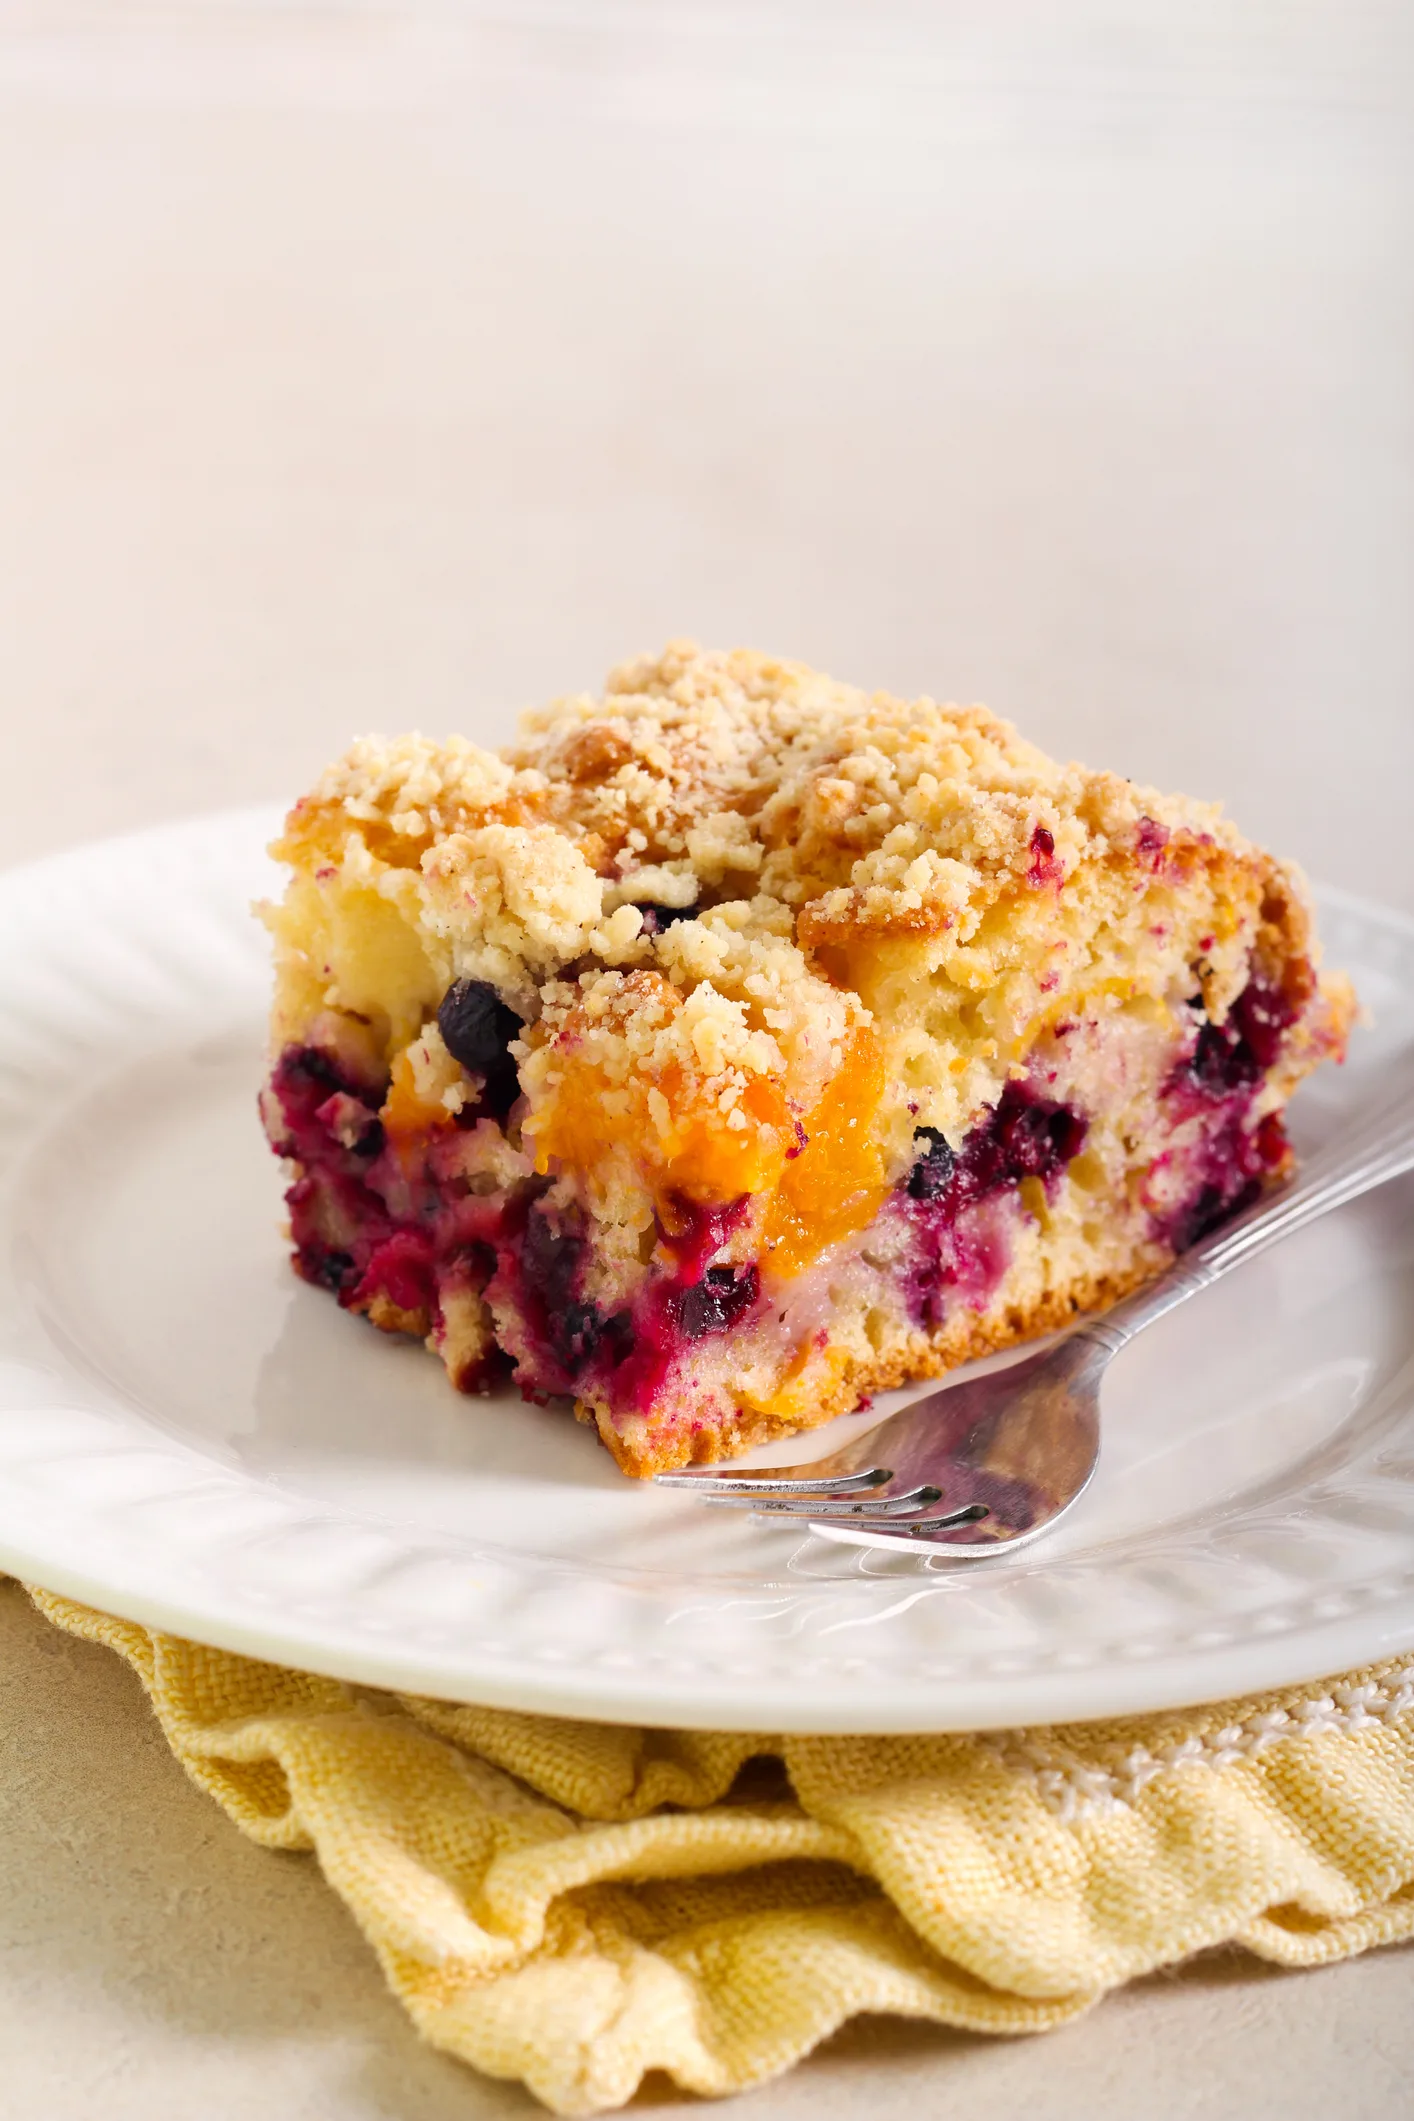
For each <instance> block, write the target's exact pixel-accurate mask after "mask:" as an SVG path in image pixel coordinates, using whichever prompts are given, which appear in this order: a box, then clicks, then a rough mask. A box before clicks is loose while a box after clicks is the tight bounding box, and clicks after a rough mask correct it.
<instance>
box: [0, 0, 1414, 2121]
mask: <svg viewBox="0 0 1414 2121" xmlns="http://www.w3.org/2000/svg"><path fill="white" fill-rule="evenodd" d="M1409 21H1410V18H1409V14H1408V10H1407V9H1404V8H1402V7H1397V6H1391V7H1388V8H1379V7H1373V6H1369V5H1362V6H1345V7H1338V6H1336V5H1330V6H1326V5H1321V4H1317V0H1306V4H1304V5H1289V6H1278V5H1272V6H1263V5H1255V6H1250V7H1246V8H1241V9H1234V8H1230V7H1219V6H1218V5H1217V4H1216V0H1214V4H1211V5H1208V4H1198V5H1194V6H1180V5H1179V4H1178V0H1172V4H1171V5H1167V6H1165V5H1150V6H1147V7H1141V6H1136V7H1128V8H1126V7H1115V6H1110V7H1099V6H1094V5H1081V6H1075V7H1069V8H1065V7H1061V6H1059V5H1055V6H1050V5H1043V4H1040V0H1035V4H1031V5H1025V6H1020V5H1018V6H1009V7H1004V8H1000V9H999V8H997V7H994V6H989V7H984V6H981V5H978V6H976V7H972V8H968V7H954V6H943V5H935V6H928V5H924V4H918V5H914V6H909V5H907V4H905V0H891V4H889V5H883V6H875V7H872V8H870V9H867V10H864V9H858V8H853V7H850V6H847V5H845V4H843V0H840V4H829V0H820V4H816V5H807V4H806V0H799V4H796V5H790V4H788V0H773V4H771V5H769V6H766V7H756V8H753V9H751V10H749V11H748V10H747V9H746V7H745V6H744V4H743V6H742V7H740V8H735V7H726V6H724V7H718V8H712V9H710V10H709V9H707V8H706V7H705V6H703V7H699V8H697V9H693V8H690V7H687V6H684V5H671V6H664V5H659V6H656V7H654V6H650V5H649V0H637V4H611V0H604V4H603V5H599V6H588V5H584V4H581V5H579V6H574V5H570V4H561V5H558V6H552V5H549V4H545V5H543V6H540V5H537V6H530V5H525V6H515V5H513V4H506V5H503V6H501V7H499V8H494V7H472V6H457V5H454V4H452V0H443V4H440V5H439V4H437V0H425V4H421V5H418V6H406V5H403V6H394V5H391V4H389V5H378V4H377V0H366V4H363V5H352V4H344V5H339V4H326V5H322V6H314V5H311V6H306V7H289V8H280V7H273V6H265V7H261V6H254V5H248V6H242V5H234V4H233V5H220V4H217V0H208V4H206V5H196V4H194V0H188V4H186V5H168V6H145V5H126V6H118V5H114V6H111V7H105V6H102V5H98V4H94V5H89V6H73V5H69V4H67V0H63V4H51V5H46V6H40V5H35V6H33V7H30V8H25V7H14V6H10V7H6V8H4V9H3V10H0V305H3V307H2V308H0V643H2V644H3V647H0V747H3V748H0V759H3V771H0V859H3V860H5V861H8V862H14V861H20V860H23V859H25V858H26V857H29V856H32V855H37V854H41V853H44V852H47V851H49V850H52V849H57V848H60V847H63V846H65V845H67V844H70V843H72V842H74V841H77V840H79V839H82V838H84V837H87V836H90V835H92V834H95V833H99V832H103V831H108V830H120V829H126V828H129V827H131V826H134V825H138V824H141V823H144V822H147V821H150V820H156V819H160V818H166V817H172V816H176V815H179V814H181V813H183V812H186V811H190V810H193V809H200V808H212V807H216V806H219V805H222V804H225V803H227V802H234V801H239V800H246V799H249V798H253V797H258V796H268V795H278V794H290V793H292V792H294V791H295V790H296V789H297V788H298V786H299V785H300V783H301V782H302V781H304V780H306V779H307V778H308V777H309V776H310V775H311V774H312V773H313V772H314V771H315V770H316V768H317V767H318V766H319V765H320V764H321V763H322V762H323V760H324V758H325V757H326V755H328V754H330V753H332V752H333V751H334V750H335V749H336V748H338V747H339V746H340V745H341V744H342V742H343V741H344V740H345V738H346V737H347V735H348V734H349V733H350V732H351V731H353V730H355V729H358V728H367V727H375V726H382V727H397V726H408V725H413V724H421V725H422V726H423V727H426V728H429V729H434V730H442V729H445V728H449V727H460V728H462V729H464V730H466V731H467V732H468V733H470V734H473V735H477V736H483V737H494V736H495V735H497V734H498V733H500V732H503V731H504V730H505V729H506V728H507V727H508V725H509V717H510V714H511V710H512V709H513V708H514V707H515V706H516V705H518V704H521V703H523V702H526V701H529V700H533V699H535V698H537V697H540V696H543V695H545V694H547V693H550V692H553V691H556V690H563V689H571V688H575V687H578V686H580V685H584V684H590V683H593V682H595V681H597V679H598V678H599V677H600V676H601V675H602V673H603V671H604V669H605V668H606V667H607V665H608V664H609V663H610V662H611V661H612V660H614V659H615V658H616V657H618V656H620V655H622V654H624V653H627V652H629V651H632V650H636V649H638V648H640V647H644V646H649V645H652V644H654V643H657V642H659V641H661V640H662V639H664V638H666V637H667V636H669V635H671V634H673V633H693V634H696V635H697V636H698V637H699V638H702V639H706V640H710V641H713V642H751V643H754V644H756V645H761V646H767V647H770V648H773V649H776V650H778V651H781V652H786V653H793V654H798V655H802V656H804V657H807V658H809V659H811V660H814V661H817V662H819V663H821V664H823V665H825V666H827V667H829V668H831V669H833V670H835V671H836V672H837V673H838V674H839V675H841V676H848V677H852V678H856V679H859V680H861V681H863V682H866V683H879V684H888V685H890V686H893V687H895V688H901V689H912V690H925V689H926V690H931V691H934V692H940V693H943V694H945V695H948V694H951V695H953V696H959V695H960V696H963V697H985V698H987V699H988V700H989V701H990V702H991V703H992V704H993V705H994V706H996V707H998V708H1000V709H1002V710H1004V711H1006V712H1010V713H1013V714H1015V715H1016V717H1017V718H1018V719H1019V720H1021V721H1022V722H1023V723H1024V725H1025V726H1026V727H1027V729H1028V731H1029V733H1031V734H1033V735H1034V736H1036V737H1037V738H1039V739H1040V740H1041V741H1043V742H1045V743H1046V744H1047V745H1049V746H1050V747H1051V748H1053V749H1057V750H1060V751H1062V752H1066V753H1074V754H1080V755H1084V756H1088V757H1089V758H1091V759H1092V760H1094V761H1096V762H1099V763H1104V764H1109V765H1114V766H1117V767H1118V768H1120V769H1121V770H1123V771H1125V772H1128V773H1130V774H1132V775H1134V776H1135V777H1136V778H1147V779H1156V780H1159V781H1163V782H1169V783H1171V784H1173V785H1177V786H1183V787H1186V788H1188V789H1189V790H1190V791H1192V792H1195V793H1201V794H1221V795H1223V796H1224V797H1225V798H1226V799H1228V801H1229V803H1230V806H1231V808H1232V809H1233V811H1234V812H1235V814H1236V815H1237V816H1238V817H1239V819H1240V820H1241V821H1242V822H1243V823H1244V824H1246V825H1247V826H1248V828H1249V829H1250V830H1252V831H1253V832H1255V833H1258V834H1260V835H1261V836H1263V837H1266V838H1268V839H1270V840H1271V841H1272V842H1273V843H1274V844H1276V845H1278V846H1279V847H1281V848H1282V849H1283V850H1285V851H1289V852H1292V853H1294V854H1296V855H1298V856H1299V857H1300V858H1301V859H1302V860H1304V861H1305V862H1306V863H1307V865H1308V866H1309V867H1310V868H1311V869H1312V870H1313V871H1315V872H1317V873H1318V874H1320V875H1322V876H1324V877H1327V878H1329V879H1330V880H1331V881H1333V882H1335V883H1339V884H1343V885H1346V886H1347V887H1349V888H1353V889H1355V890H1359V891H1364V892H1366V893H1368V894H1371V895H1374V896H1379V897H1382V898H1384V899H1386V900H1389V901H1393V902H1395V903H1398V904H1402V905H1403V906H1404V907H1405V908H1406V909H1414V861H1411V852H1410V850H1411V844H1412V843H1414V835H1412V834H1411V806H1414V685H1411V679H1412V678H1414V620H1412V619H1411V603H1410V590H1411V580H1412V579H1414V577H1412V576H1411V562H1414V182H1411V157H1410V142H1411V139H1412V138H1414V126H1411V123H1410V120H1411V117H1414V93H1411V66H1410V61H1411V49H1410V31H1409ZM1411 2074H1414V1955H1411V1954H1410V1953H1409V1952H1408V1951H1402V1952H1401V1951H1391V1952H1387V1953H1384V1954H1378V1955H1375V1956H1373V1957H1371V1958H1369V1959H1366V1960H1363V1961H1359V1962H1356V1963H1354V1964H1352V1965H1349V1966H1345V1967H1339V1968H1334V1969H1331V1970H1329V1971H1326V1972H1323V1973H1315V1974H1307V1975H1299V1976H1297V1975H1286V1976H1278V1975H1273V1974H1270V1973H1266V1972H1263V1971H1262V1970H1260V1969H1257V1968H1254V1967H1253V1966H1252V1965H1250V1964H1249V1963H1246V1962H1243V1961H1239V1960H1236V1959H1225V1958H1220V1959H1215V1960H1210V1961H1207V1962H1204V1963H1203V1964H1201V1965H1199V1966H1196V1967H1193V1968H1190V1969H1188V1970H1186V1971H1184V1972H1183V1973H1182V1974H1180V1975H1178V1976H1175V1977H1170V1978H1165V1979H1162V1980H1156V1981H1152V1982H1149V1983H1146V1984H1142V1985H1140V1986H1139V1987H1137V1988H1135V1989H1133V1990H1131V1991H1130V1992H1128V1993H1126V1994H1124V1995H1122V1996H1119V1997H1117V1998H1114V1999H1112V2000H1111V2001H1110V2002H1109V2003H1108V2004H1107V2005H1105V2006H1104V2007H1103V2008H1102V2009H1101V2010H1099V2011H1098V2012H1096V2013H1095V2014H1093V2015H1092V2016H1091V2017H1090V2018H1089V2019H1087V2020H1085V2021H1083V2022H1082V2023H1080V2024H1078V2025H1076V2026H1074V2027H1072V2028H1070V2029H1069V2030H1067V2031H1064V2032H1060V2033H1056V2034H1052V2035H1049V2036H1047V2037H1046V2038H1045V2039H1043V2040H1039V2041H1035V2042H1031V2043H1013V2044H992V2043H987V2042H983V2041H979V2040H965V2039H960V2038H953V2037H948V2036H946V2035H942V2034H937V2033H933V2032H924V2031H921V2030H917V2029H910V2028H905V2027H898V2026H890V2025H886V2024H871V2025H869V2026H867V2027H861V2028H855V2029H853V2030H851V2031H849V2032H848V2033H846V2034H845V2035H843V2036H842V2037H841V2038H840V2039H839V2040H837V2041H836V2042H834V2043H833V2044H832V2045H831V2046H830V2047H829V2048H828V2049H827V2050H826V2051H825V2052H824V2053H822V2054H821V2055H820V2056H818V2057H816V2058H814V2059H813V2060H812V2061H811V2062H810V2063H808V2064H807V2065H806V2066H804V2067H803V2068H802V2069H800V2070H799V2071H798V2072H796V2073H795V2074H794V2075H793V2076H792V2077H790V2078H789V2079H787V2080H785V2081H784V2082H783V2083H781V2084H779V2085H776V2086H772V2087H769V2088H766V2089H764V2090H762V2091H760V2092H757V2093H755V2094H752V2095H750V2096H749V2097H747V2098H744V2099H741V2100H739V2101H736V2102H731V2104H732V2110H733V2111H734V2112H735V2111H739V2112H741V2113H742V2115H743V2116H746V2115H751V2116H752V2117H756V2116H760V2117H761V2121H766V2117H768V2116H769V2117H772V2121H786V2117H788V2116H792V2115H795V2114H801V2115H804V2114H807V2113H808V2114H809V2115H810V2116H811V2121H821V2117H822V2116H823V2117H827V2121H833V2117H836V2116H846V2115H851V2116H852V2115H854V2114H865V2113H867V2114H869V2115H870V2116H876V2115H877V2116H890V2115H899V2116H902V2115H904V2114H905V2113H910V2114H911V2113H914V2112H923V2111H927V2112H930V2113H940V2114H947V2113H952V2112H957V2113H962V2112H965V2111H971V2110H973V2109H975V2108H976V2107H978V2106H979V2105H982V2104H984V2103H985V2105H986V2106H987V2108H988V2109H989V2110H990V2111H996V2112H1004V2111H1011V2110H1016V2111H1024V2112H1027V2113H1029V2114H1034V2115H1036V2116H1038V2117H1040V2121H1051V2117H1054V2121H1066V2117H1070V2116H1076V2117H1080V2116H1084V2117H1085V2121H1112V2117H1113V2121H1118V2117H1127V2116H1130V2115H1139V2114H1142V2115H1144V2116H1146V2117H1154V2121H1167V2117H1179V2116H1197V2115H1199V2114H1202V2115H1226V2114H1228V2113H1232V2114H1237V2113H1239V2112H1240V2113H1243V2114H1245V2115H1267V2114H1271V2115H1277V2114H1280V2115H1282V2116H1293V2117H1301V2116H1308V2115H1309V2116H1316V2115H1318V2114H1319V2115H1320V2116H1322V2121H1325V2117H1328V2116H1329V2115H1330V2114H1332V2113H1338V2114H1340V2115H1342V2116H1356V2117H1379V2121H1384V2117H1386V2116H1389V2117H1394V2116H1400V2115H1403V2114H1406V2113H1408V2112H1409V2111H1410V2109H1411V2105H1414V2094H1411V2092H1410V2090H1409V2082H1410V2079H1411ZM666 2096H667V2095H666V2094H665V2093H664V2092H663V2090H662V2088H661V2087H659V2088H658V2089H657V2090H656V2092H654V2093H653V2094H652V2095H651V2096H650V2097H649V2098H648V2100H647V2102H646V2103H648V2104H650V2105H652V2104H662V2103H663V2102H664V2100H665V2098H666ZM531 2110H532V2109H531V2102H530V2101H529V2100H528V2098H527V2097H526V2096H525V2095H524V2094H523V2093H522V2092H521V2091H520V2090H519V2089H517V2088H514V2087H506V2086H500V2085H494V2084H488V2083H485V2082H481V2081H479V2080H477V2079H475V2078H473V2077H472V2076H470V2075H469V2074H468V2073H467V2072H465V2071H463V2070H461V2069H459V2068H458V2067H457V2066H455V2065H454V2064H452V2063H450V2062H448V2061H445V2060H444V2059H443V2058H441V2057H439V2056H436V2055H433V2054H431V2053H429V2052H427V2051H425V2050H423V2049H421V2048H420V2047H419V2046H418V2044H417V2042H416V2041H415V2039H414V2038H413V2036H412V2034H411V2033H410V2032H409V2030H408V2029H407V2027H406V2025H405V2023H404V2022H403V2020H402V2019H401V2016H400V2014H399V2012H398V2011H397V2009H396V2008H395V2006H394V2005H393V2004H392V2003H391V2002H390V2001H389V2000H388V1999H387V1998H386V1996H385V1993H384V1991H383V1988H382V1985H381V1981H380V1978H379V1976H378V1974H377V1971H376V1969H375V1967H374V1965H373V1962H372V1960H371V1957H370V1955H369V1954H368V1953H367V1951H366V1950H365V1948H364V1946H363V1944H362V1942H361V1940H360V1939H359V1938H358V1936H357V1934H356V1933H355V1932H354V1930H353V1928H352V1926H351V1924H350V1923H349V1922H348V1920H347V1919H346V1917H345V1916H344V1915H343V1913H342V1911H341V1909H340V1908H339V1906H338V1904H337V1903H336V1902H335V1900H334V1899H333V1897H332V1895H330V1894H329V1893H328V1892H327V1891H326V1890H325V1888H324V1887H323V1885H322V1883H321V1882H320V1880H319V1877H318V1875H317V1873H316V1871H315V1870H314V1868H313V1867H312V1865H311V1863H310V1862H309V1861H307V1860H305V1859H299V1858H281V1857H276V1856H272V1855H269V1854H266V1853H263V1852H261V1851H258V1850H256V1849H253V1848H251V1847H249V1846H247V1845H246V1844H245V1843H243V1842H242V1841H241V1840H240V1839H239V1837H238V1836H237V1835H236V1833H235V1832H234V1830H233V1829H232V1828H230V1827H228V1826H227V1825H226V1824H225V1822H224V1820H223V1819H222V1818H221V1817H220V1815H219V1814H218V1813H217V1812H216V1811H215V1809H214V1808H213V1807H212V1806H211V1805H210V1804H209V1803H208V1802H207V1801H206V1800H205V1799H204V1798H202V1797H200V1796H199V1795H198V1794H197V1793H196V1792H195V1791H194V1790H192V1789H190V1788H189V1787H188V1786H187V1785H186V1784H185V1783H184V1781H183V1779H182V1777H181V1775H180V1774H179V1772H178V1771H177V1770H176V1769H175V1768H174V1767H173V1766H172V1764H171V1762H170V1760H169V1758H168V1757H167V1754H166V1752H165V1749H164V1748H163V1746H162V1744H161V1742H160V1740H159V1739H158V1737H157V1736H156V1733H155V1731H154V1729H153V1727H152V1725H151V1723H150V1721H149V1720H148V1718H147V1715H146V1713H145V1711H144V1708H143V1705H142V1703H141V1701H140V1699H139V1696H138V1691H137V1688H136V1686H135V1685H134V1684H133V1682H132V1681H131V1680H130V1679H129V1678H128V1677H127V1676H126V1675H125V1674H124V1673H123V1672H122V1671H121V1670H120V1669H119V1668H118V1666H117V1665H116V1663H115V1662H114V1661H113V1660H111V1659H109V1658H108V1657H107V1656H105V1655H104V1654H103V1653H101V1652H99V1651H97V1650H95V1649H92V1648H88V1647H82V1646H79V1645H76V1644H74V1643H71V1642H68V1641H67V1640H64V1639H61V1638H59V1637H57V1636H56V1635H54V1634H53V1633H52V1632H51V1631H49V1630H48V1629H47V1628H46V1627H45V1626H44V1625H43V1624H41V1623H40V1622H39V1621H38V1620H37V1619H36V1618H35V1616H34V1615H33V1613H32V1611H31V1610H30V1609H29V1607H28V1606H27V1604H26V1603H25V1601H24V1600H23V1598H22V1597H21V1595H20V1594H19V1592H18V1591H17V1590H15V1589H14V1588H13V1587H10V1588H8V1589H3V1590H0V2114H2V2115H4V2116H6V2117H8V2116H9V2115H11V2114H13V2115H16V2116H25V2117H28V2116H29V2115H35V2114H39V2113H44V2114H45V2115H46V2116H48V2117H50V2121H69V2117H75V2121H77V2117H80V2116H82V2117H88V2116H90V2115H94V2114H98V2113H102V2114H103V2115H105V2116H106V2117H108V2121H126V2117H129V2116H133V2117H136V2116H139V2115H141V2116H144V2117H151V2116H158V2117H162V2116H166V2115H168V2114H172V2115H182V2116H187V2115H192V2114H197V2113H199V2114H200V2115H201V2116H202V2117H203V2121H227V2117H232V2121H234V2117H235V2116H238V2115H239V2116H242V2117H244V2116H246V2115H249V2114H251V2113H260V2114H269V2115H271V2116H277V2117H283V2116H286V2115H289V2116H304V2115H310V2116H321V2117H322V2116H326V2115H327V2116H330V2117H333V2116H338V2117H339V2121H363V2117H372V2116H389V2117H397V2121H415V2117H418V2121H420V2117H431V2116H437V2117H441V2116H444V2115H445V2116H451V2115H458V2116H463V2115H466V2116H477V2115H483V2114H484V2115H488V2116H489V2115H493V2114H494V2115H501V2114H511V2113H517V2114H519V2113H529V2112H530V2111H531Z"/></svg>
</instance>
